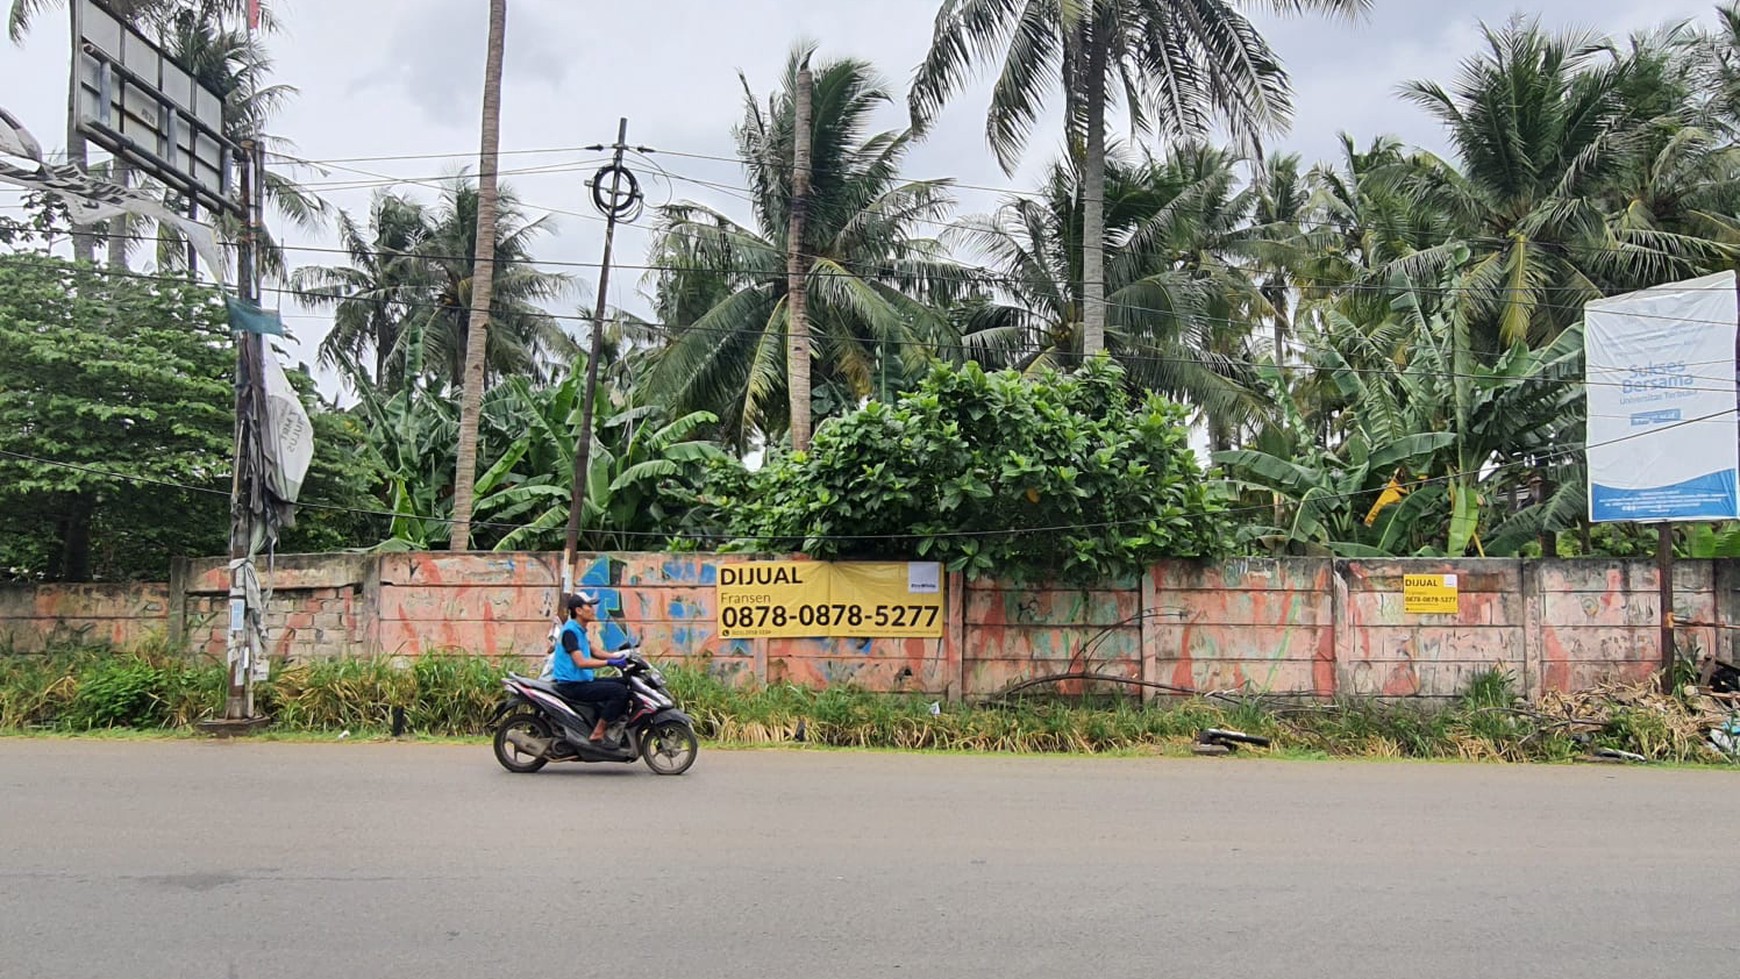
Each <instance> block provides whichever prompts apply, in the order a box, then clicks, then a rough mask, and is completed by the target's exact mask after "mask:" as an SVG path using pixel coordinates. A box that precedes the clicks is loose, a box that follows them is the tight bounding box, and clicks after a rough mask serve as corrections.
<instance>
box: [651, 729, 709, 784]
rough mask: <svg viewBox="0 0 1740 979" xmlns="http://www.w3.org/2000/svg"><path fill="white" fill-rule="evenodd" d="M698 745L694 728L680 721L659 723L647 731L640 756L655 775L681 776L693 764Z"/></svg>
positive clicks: (697, 753) (699, 744)
mask: <svg viewBox="0 0 1740 979" xmlns="http://www.w3.org/2000/svg"><path fill="white" fill-rule="evenodd" d="M700 753H701V743H700V742H699V741H698V740H696V738H695V730H694V728H691V727H689V725H687V724H684V723H683V722H682V721H662V722H660V723H658V724H654V725H653V726H652V727H649V728H647V731H646V735H645V736H644V737H642V738H641V742H640V756H641V758H642V759H643V760H644V761H645V762H646V767H648V768H650V769H652V770H653V774H655V775H681V774H683V773H684V772H686V771H688V770H689V766H690V765H693V764H694V763H695V757H696V756H697V755H699V754H700Z"/></svg>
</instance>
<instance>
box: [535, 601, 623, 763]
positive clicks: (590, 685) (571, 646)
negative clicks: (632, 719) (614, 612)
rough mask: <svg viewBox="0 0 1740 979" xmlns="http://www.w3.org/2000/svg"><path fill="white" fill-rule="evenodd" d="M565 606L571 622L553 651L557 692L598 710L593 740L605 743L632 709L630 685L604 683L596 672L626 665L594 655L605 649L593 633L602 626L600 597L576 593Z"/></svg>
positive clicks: (558, 638)
mask: <svg viewBox="0 0 1740 979" xmlns="http://www.w3.org/2000/svg"><path fill="white" fill-rule="evenodd" d="M563 606H564V607H565V608H566V609H567V610H568V618H567V621H565V622H563V623H562V628H561V631H560V632H559V633H558V634H557V636H556V644H555V649H554V650H553V651H552V661H553V662H552V665H553V667H554V671H553V676H552V679H553V680H554V682H555V687H556V692H557V693H558V694H560V695H561V696H562V698H563V699H564V700H568V701H570V702H573V703H582V704H596V705H597V706H598V723H597V724H596V725H594V726H593V728H592V736H591V739H590V740H592V741H593V742H598V741H603V740H604V730H605V728H607V727H609V726H610V723H611V722H612V721H615V720H616V719H618V718H620V717H621V716H622V714H623V711H624V710H626V709H627V708H628V684H626V683H624V682H622V681H621V680H615V679H603V680H600V679H598V677H597V675H596V674H594V673H593V672H592V671H593V670H596V669H598V668H599V667H603V666H621V665H622V664H623V663H624V662H625V661H624V660H622V659H618V658H611V657H603V656H594V654H593V652H592V651H593V650H594V649H598V648H602V647H603V642H602V640H601V638H597V637H595V636H594V635H592V634H591V630H590V627H591V626H593V625H595V624H597V622H598V596H596V595H593V594H590V593H587V592H575V593H574V594H572V595H565V596H563ZM595 643H596V645H595Z"/></svg>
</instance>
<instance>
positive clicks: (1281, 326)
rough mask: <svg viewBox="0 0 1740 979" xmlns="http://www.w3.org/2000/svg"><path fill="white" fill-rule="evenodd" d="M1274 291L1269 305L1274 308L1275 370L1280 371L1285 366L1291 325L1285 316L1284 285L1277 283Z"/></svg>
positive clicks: (1285, 292)
mask: <svg viewBox="0 0 1740 979" xmlns="http://www.w3.org/2000/svg"><path fill="white" fill-rule="evenodd" d="M1274 291H1275V294H1274V295H1273V296H1270V297H1269V304H1270V305H1272V306H1274V307H1275V369H1276V370H1280V369H1281V368H1282V367H1283V366H1284V365H1285V364H1286V350H1287V335H1288V334H1290V333H1292V332H1293V323H1292V320H1291V319H1290V318H1289V317H1288V315H1287V290H1286V284H1285V283H1277V284H1276V288H1275V290H1274Z"/></svg>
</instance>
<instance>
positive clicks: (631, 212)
mask: <svg viewBox="0 0 1740 979" xmlns="http://www.w3.org/2000/svg"><path fill="white" fill-rule="evenodd" d="M644 204H645V196H644V195H643V194H642V193H641V189H640V179H639V178H638V177H636V176H635V175H634V171H633V170H630V169H629V168H627V167H625V166H623V165H622V164H621V163H620V162H617V163H607V164H605V165H604V166H602V167H599V168H598V172H597V173H595V174H593V175H592V206H593V207H595V208H597V209H598V213H600V214H602V215H604V216H605V217H607V218H614V219H616V220H618V221H623V222H632V221H634V220H635V219H636V218H638V217H640V213H641V209H642V207H643V206H644Z"/></svg>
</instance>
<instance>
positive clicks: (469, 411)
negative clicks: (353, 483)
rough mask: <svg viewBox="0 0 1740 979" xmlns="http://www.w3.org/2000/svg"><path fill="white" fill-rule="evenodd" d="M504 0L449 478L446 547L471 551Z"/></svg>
mask: <svg viewBox="0 0 1740 979" xmlns="http://www.w3.org/2000/svg"><path fill="white" fill-rule="evenodd" d="M506 33H507V0H490V4H489V56H488V58H487V60H486V61H485V63H484V69H483V140H482V147H481V149H480V151H479V153H478V164H477V246H476V251H475V253H474V257H473V260H472V267H471V320H470V324H469V326H468V328H467V329H466V335H465V375H464V389H463V391H462V392H461V395H460V400H459V463H458V466H457V472H456V473H455V474H454V477H453V536H452V539H451V540H449V541H448V544H447V546H448V548H449V549H450V550H455V551H466V550H470V549H471V504H472V499H471V497H472V489H473V486H474V485H475V484H476V482H477V419H478V415H479V414H480V413H481V412H482V406H483V361H484V352H485V350H486V349H487V344H486V341H487V339H488V336H489V305H490V300H491V299H492V298H493V296H494V293H495V216H496V157H497V152H498V150H499V148H500V146H501V61H502V49H503V47H504V38H505V35H506Z"/></svg>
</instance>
